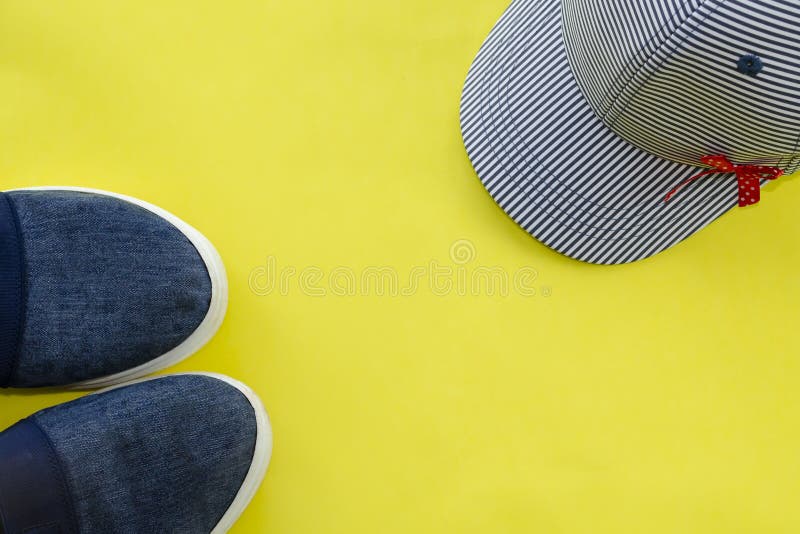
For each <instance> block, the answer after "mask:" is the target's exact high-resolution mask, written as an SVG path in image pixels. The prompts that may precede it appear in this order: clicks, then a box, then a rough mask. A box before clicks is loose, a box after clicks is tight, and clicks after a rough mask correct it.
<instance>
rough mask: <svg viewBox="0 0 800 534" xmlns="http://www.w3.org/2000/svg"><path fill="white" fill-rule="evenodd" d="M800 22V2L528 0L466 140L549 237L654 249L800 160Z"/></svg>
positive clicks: (501, 188) (509, 204) (641, 254)
mask: <svg viewBox="0 0 800 534" xmlns="http://www.w3.org/2000/svg"><path fill="white" fill-rule="evenodd" d="M799 26H800V4H798V3H797V2H796V1H793V0H792V1H790V0H614V1H609V2H606V1H587V0H515V1H514V2H513V4H512V5H511V6H510V7H509V8H508V10H507V11H506V13H505V14H504V15H503V17H502V18H501V20H500V21H499V22H498V23H497V25H496V26H495V28H494V30H493V31H492V33H491V35H490V36H489V38H488V39H487V41H486V42H485V43H484V45H483V47H482V48H481V50H480V52H479V54H478V57H477V58H476V59H475V62H474V63H473V65H472V68H471V69H470V72H469V75H468V77H467V81H466V85H465V87H464V91H463V95H462V102H461V126H462V133H463V137H464V142H465V145H466V148H467V152H468V154H469V157H470V159H471V161H472V164H473V166H474V168H475V170H476V171H477V174H478V176H479V177H480V179H481V181H482V182H483V184H484V186H485V187H486V189H487V190H488V191H489V193H490V194H491V195H492V197H493V198H494V199H495V201H496V202H497V203H498V204H499V205H500V206H501V207H502V208H503V209H504V210H505V211H506V213H507V214H508V215H510V216H511V217H512V218H513V219H514V220H515V221H516V222H517V223H518V224H519V225H520V226H522V227H523V228H524V229H525V230H527V231H528V232H529V233H530V234H532V235H533V236H534V237H536V238H537V239H538V240H540V241H541V242H542V243H544V244H545V245H547V246H549V247H551V248H553V249H555V250H556V251H558V252H561V253H562V254H565V255H567V256H569V257H571V258H575V259H578V260H582V261H586V262H590V263H598V264H619V263H628V262H633V261H637V260H641V259H643V258H647V257H649V256H652V255H654V254H657V253H659V252H661V251H663V250H666V249H668V248H670V247H671V246H673V245H675V244H677V243H679V242H680V241H682V240H684V239H686V238H687V237H689V236H691V235H692V234H694V233H696V232H697V231H699V230H701V229H702V228H704V227H705V226H707V225H708V224H710V223H711V222H712V221H714V220H715V219H717V218H718V217H720V216H721V215H722V214H724V213H726V212H727V211H729V210H730V209H732V208H734V207H736V206H737V205H738V206H749V205H753V204H756V203H758V202H759V200H761V186H762V185H763V184H765V183H767V182H770V181H773V180H776V179H779V178H780V177H781V176H782V175H784V174H788V173H792V172H794V171H795V170H797V168H798V167H799V166H800V146H799V145H800V37H798V34H797V30H796V28H797V27H799Z"/></svg>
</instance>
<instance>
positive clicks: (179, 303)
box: [0, 187, 228, 388]
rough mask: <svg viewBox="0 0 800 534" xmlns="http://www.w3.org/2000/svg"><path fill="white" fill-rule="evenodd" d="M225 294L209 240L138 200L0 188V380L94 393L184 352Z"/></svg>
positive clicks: (211, 329)
mask: <svg viewBox="0 0 800 534" xmlns="http://www.w3.org/2000/svg"><path fill="white" fill-rule="evenodd" d="M227 301H228V285H227V279H226V276H225V267H224V265H223V264H222V260H221V259H220V257H219V254H218V253H217V251H216V250H215V249H214V247H213V245H211V243H210V242H209V241H208V240H207V239H206V238H205V237H203V235H202V234H200V232H198V231H197V230H195V229H194V228H192V227H191V226H189V225H188V224H186V223H185V222H183V221H181V220H180V219H178V218H177V217H175V216H174V215H172V214H170V213H168V212H166V211H164V210H162V209H160V208H158V207H156V206H153V205H151V204H148V203H146V202H143V201H141V200H137V199H134V198H130V197H126V196H123V195H118V194H114V193H108V192H104V191H97V190H92V189H82V188H67V187H45V188H31V189H17V190H12V191H6V192H4V193H3V192H0V387H43V386H70V387H77V388H99V387H107V386H110V385H114V384H119V383H123V382H125V381H128V380H132V379H135V378H139V377H142V376H145V375H148V374H150V373H153V372H155V371H158V370H160V369H163V368H165V367H168V366H170V365H173V364H175V363H177V362H179V361H181V360H183V359H184V358H187V357H188V356H190V355H191V354H193V353H194V352H196V351H197V350H199V349H200V348H201V347H202V346H203V345H204V344H205V343H206V342H208V341H209V340H210V339H211V337H213V335H214V334H215V333H216V331H217V329H218V328H219V326H220V324H221V323H222V319H223V317H224V316H225V309H226V307H227Z"/></svg>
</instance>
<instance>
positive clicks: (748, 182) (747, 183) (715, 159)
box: [664, 156, 783, 208]
mask: <svg viewBox="0 0 800 534" xmlns="http://www.w3.org/2000/svg"><path fill="white" fill-rule="evenodd" d="M701 161H702V162H703V163H705V164H706V165H709V166H711V167H712V169H710V170H707V171H705V172H701V173H700V174H698V175H695V176H692V177H691V178H689V179H688V180H686V181H684V182H683V183H681V184H680V185H678V186H677V187H676V188H675V189H673V190H672V191H670V192H669V193H668V194H667V197H666V198H665V199H664V201H665V202H669V201H670V200H671V199H672V197H674V196H675V195H676V194H677V193H678V192H679V191H680V190H681V189H683V188H684V187H686V186H687V185H689V184H691V183H692V182H694V181H696V180H699V179H700V178H702V177H704V176H708V175H710V174H729V173H733V174H735V175H736V178H737V180H738V181H739V207H740V208H744V207H745V206H751V205H753V204H758V202H759V201H760V200H761V180H776V179H778V178H780V177H781V176H783V169H779V168H777V167H764V166H760V165H735V164H733V163H732V162H731V161H730V160H729V159H728V158H727V157H725V156H705V157H703V158H702V159H701Z"/></svg>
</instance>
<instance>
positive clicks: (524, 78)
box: [461, 0, 738, 264]
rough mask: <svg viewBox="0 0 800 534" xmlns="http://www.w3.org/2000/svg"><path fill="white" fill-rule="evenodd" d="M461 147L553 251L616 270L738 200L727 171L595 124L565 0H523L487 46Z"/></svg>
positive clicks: (466, 98)
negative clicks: (701, 175) (574, 56)
mask: <svg viewBox="0 0 800 534" xmlns="http://www.w3.org/2000/svg"><path fill="white" fill-rule="evenodd" d="M461 128H462V133H463V137H464V144H465V146H466V148H467V152H468V154H469V157H470V160H471V161H472V164H473V167H474V168H475V170H476V172H477V174H478V176H479V177H480V179H481V181H482V182H483V184H484V186H485V187H486V189H487V190H488V191H489V193H490V194H491V195H492V197H493V198H494V200H495V201H496V202H497V203H498V204H499V205H500V207H502V208H503V210H505V212H506V213H507V214H508V215H509V216H511V218H512V219H514V220H515V221H516V222H517V223H518V224H519V225H520V226H521V227H522V228H524V229H525V230H526V231H528V232H529V233H530V234H531V235H533V236H534V237H535V238H537V239H538V240H539V241H541V242H542V243H544V244H545V245H547V246H548V247H550V248H552V249H554V250H556V251H558V252H560V253H562V254H564V255H566V256H569V257H571V258H575V259H578V260H581V261H586V262H589V263H598V264H620V263H629V262H633V261H637V260H641V259H644V258H647V257H649V256H652V255H654V254H657V253H659V252H661V251H663V250H665V249H667V248H669V247H671V246H673V245H675V244H677V243H679V242H680V241H683V240H684V239H686V238H687V237H689V236H691V235H692V234H694V233H696V232H697V231H699V230H701V229H702V228H704V227H705V226H707V225H708V224H710V223H711V222H713V221H714V220H715V219H717V218H718V217H720V216H721V215H723V214H724V213H725V212H727V211H729V210H730V209H731V208H733V207H735V206H736V205H737V203H738V188H737V183H736V180H734V179H731V176H730V175H724V176H716V177H709V178H706V179H703V180H698V181H697V182H695V183H693V184H692V185H691V186H689V187H687V188H685V189H684V190H682V191H681V192H680V194H679V195H678V196H677V197H676V198H674V199H673V200H672V201H670V202H669V203H666V202H665V201H664V198H665V196H666V194H667V193H668V192H669V191H670V190H671V189H672V188H674V187H675V186H676V185H677V184H679V183H681V182H683V181H684V180H686V179H687V178H689V177H691V176H693V175H695V174H697V173H698V172H701V171H702V170H703V169H699V168H697V167H694V166H689V165H685V164H680V163H674V162H671V161H668V160H665V159H662V158H659V157H657V156H654V155H652V154H649V153H647V152H645V151H642V150H640V149H638V148H636V147H635V146H633V145H631V144H630V143H628V142H627V141H625V140H624V139H622V138H621V137H619V136H617V135H616V134H615V133H614V132H612V131H611V130H610V129H608V127H607V126H606V125H605V124H604V123H603V122H602V121H601V120H600V119H599V118H598V117H597V115H596V114H595V113H594V111H593V110H592V108H591V107H590V106H589V104H588V102H587V101H586V99H585V98H584V96H583V94H582V92H581V89H580V87H579V86H578V84H577V83H576V81H575V79H574V77H573V74H572V70H571V68H570V65H569V61H568V58H567V53H566V50H565V48H564V40H563V38H562V33H561V1H560V0H516V1H515V2H514V3H513V4H512V5H511V6H510V7H509V8H508V10H507V11H506V12H505V14H504V15H503V17H502V18H501V19H500V21H499V22H498V23H497V25H496V26H495V28H494V29H493V30H492V33H491V35H490V36H489V38H488V39H487V40H486V42H485V43H484V44H483V47H482V48H481V50H480V52H479V54H478V56H477V58H476V59H475V62H474V63H473V65H472V67H471V69H470V72H469V75H468V77H467V81H466V84H465V87H464V92H463V95H462V101H461Z"/></svg>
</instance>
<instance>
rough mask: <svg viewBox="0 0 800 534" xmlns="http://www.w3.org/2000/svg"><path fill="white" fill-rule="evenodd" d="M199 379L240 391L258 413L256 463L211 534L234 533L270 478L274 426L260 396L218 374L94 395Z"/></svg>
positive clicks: (145, 379)
mask: <svg viewBox="0 0 800 534" xmlns="http://www.w3.org/2000/svg"><path fill="white" fill-rule="evenodd" d="M198 375H199V376H208V377H211V378H215V379H217V380H220V381H222V382H225V383H226V384H228V385H230V386H233V387H235V388H236V389H238V390H239V391H240V392H241V393H242V395H244V396H245V397H246V398H247V400H248V401H249V402H250V405H251V406H252V407H253V411H254V412H255V416H256V446H255V450H254V451H253V462H252V463H251V464H250V469H249V470H248V471H247V475H246V476H245V478H244V482H242V486H241V488H240V489H239V492H238V493H237V494H236V497H235V498H234V499H233V502H231V505H230V506H229V507H228V510H227V511H226V512H225V514H224V515H223V516H222V519H220V521H219V523H217V526H215V527H214V529H213V530H212V531H211V534H225V533H226V532H228V531H229V530H230V529H231V527H232V526H233V524H234V523H236V521H237V520H238V519H239V517H240V516H241V515H242V513H244V511H245V509H246V508H247V506H248V505H249V504H250V502H251V501H252V500H253V497H255V495H256V492H257V491H258V488H259V487H260V486H261V482H263V480H264V476H265V475H266V474H267V468H268V467H269V462H270V459H271V458H272V443H273V441H272V426H271V425H270V422H269V415H267V411H266V410H265V409H264V404H263V403H262V402H261V399H260V398H259V397H258V395H256V393H255V392H254V391H253V390H252V389H250V388H249V387H248V386H246V385H245V384H243V383H241V382H239V381H238V380H234V379H233V378H231V377H229V376H225V375H221V374H217V373H176V374H171V375H161V376H154V377H150V378H143V379H140V380H134V381H132V382H128V383H126V384H118V385H116V386H112V387H109V388H106V389H103V390H100V391H97V392H94V393H92V395H99V394H101V393H105V392H107V391H113V390H115V389H119V388H123V387H127V386H130V385H133V384H140V383H142V382H150V381H152V380H160V379H163V378H168V377H170V376H198Z"/></svg>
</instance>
